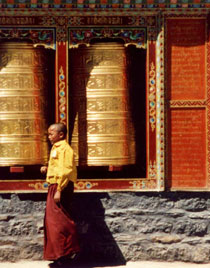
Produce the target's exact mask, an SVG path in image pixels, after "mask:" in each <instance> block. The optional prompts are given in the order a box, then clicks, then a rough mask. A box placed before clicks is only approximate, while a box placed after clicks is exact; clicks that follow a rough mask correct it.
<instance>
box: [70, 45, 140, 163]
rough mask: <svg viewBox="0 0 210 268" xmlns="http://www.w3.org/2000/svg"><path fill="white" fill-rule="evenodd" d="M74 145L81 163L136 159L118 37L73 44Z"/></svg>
mask: <svg viewBox="0 0 210 268" xmlns="http://www.w3.org/2000/svg"><path fill="white" fill-rule="evenodd" d="M69 62H70V63H69V64H70V66H69V72H70V128H71V127H72V126H74V127H73V130H72V139H71V145H72V147H73V149H74V150H75V152H76V154H77V161H78V164H79V165H80V166H85V165H87V166H122V165H131V164H134V163H135V137H134V128H133V123H132V118H131V107H130V101H129V89H128V79H127V57H126V51H125V47H124V46H123V45H122V44H120V43H116V42H108V43H95V44H92V45H90V46H89V47H83V48H78V49H72V51H70V59H69Z"/></svg>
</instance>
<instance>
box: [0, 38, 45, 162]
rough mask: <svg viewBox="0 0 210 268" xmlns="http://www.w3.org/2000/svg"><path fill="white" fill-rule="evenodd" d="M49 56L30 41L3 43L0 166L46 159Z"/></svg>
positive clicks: (0, 59)
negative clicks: (46, 96) (45, 105)
mask: <svg viewBox="0 0 210 268" xmlns="http://www.w3.org/2000/svg"><path fill="white" fill-rule="evenodd" d="M46 72H47V57H46V55H45V50H44V49H42V48H33V46H32V45H31V44H29V43H26V42H24V43H21V42H5V43H0V166H12V165H36V164H42V163H44V162H46V161H47V154H48V149H47V141H46V137H45V130H46V126H45V119H44V117H45V115H44V92H45V90H46V87H47V82H46V77H47V75H46Z"/></svg>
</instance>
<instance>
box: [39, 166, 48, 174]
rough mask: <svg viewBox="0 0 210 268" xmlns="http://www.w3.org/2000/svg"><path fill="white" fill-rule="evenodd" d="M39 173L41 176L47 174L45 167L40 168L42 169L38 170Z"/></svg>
mask: <svg viewBox="0 0 210 268" xmlns="http://www.w3.org/2000/svg"><path fill="white" fill-rule="evenodd" d="M40 172H41V173H42V174H46V173H47V166H42V167H41V168H40Z"/></svg>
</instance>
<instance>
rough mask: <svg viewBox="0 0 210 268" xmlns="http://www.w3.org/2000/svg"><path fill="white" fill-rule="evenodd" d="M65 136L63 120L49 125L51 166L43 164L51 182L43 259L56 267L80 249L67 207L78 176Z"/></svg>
mask: <svg viewBox="0 0 210 268" xmlns="http://www.w3.org/2000/svg"><path fill="white" fill-rule="evenodd" d="M66 135H67V128H66V126H65V125H64V124H63V123H55V124H53V125H51V126H50V127H49V129H48V138H49V140H50V142H51V144H52V145H53V146H52V149H51V152H50V159H49V162H48V166H42V167H41V172H42V173H47V176H46V181H47V183H48V184H49V188H48V195H47V202H46V210H45V218H44V259H45V260H50V261H54V264H56V265H57V266H59V265H61V266H62V265H63V263H64V262H65V263H66V261H67V260H70V259H73V258H74V257H75V256H76V255H78V253H79V251H80V248H79V243H78V238H77V233H76V226H75V223H74V221H73V220H72V219H71V217H70V215H69V213H68V212H67V208H66V204H69V202H70V200H71V197H72V194H73V190H74V183H75V182H76V179H77V170H76V166H75V163H74V152H73V150H72V148H71V146H70V145H69V144H68V143H67V141H66ZM57 266H56V267H57ZM50 267H53V266H50Z"/></svg>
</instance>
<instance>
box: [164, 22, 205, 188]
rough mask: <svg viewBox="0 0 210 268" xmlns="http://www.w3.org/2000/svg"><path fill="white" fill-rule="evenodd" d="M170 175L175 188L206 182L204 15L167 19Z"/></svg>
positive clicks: (191, 186) (189, 186) (201, 186)
mask: <svg viewBox="0 0 210 268" xmlns="http://www.w3.org/2000/svg"><path fill="white" fill-rule="evenodd" d="M166 38H167V46H166V49H167V88H168V92H167V97H168V99H169V100H170V105H169V110H168V115H169V116H168V119H169V120H168V153H169V154H168V179H169V183H168V185H169V187H171V188H172V189H195V190H196V189H204V188H206V187H208V185H207V166H208V163H207V134H206V133H207V124H208V122H207V118H208V116H207V115H208V107H207V103H208V101H207V99H206V98H207V94H206V92H207V85H206V70H207V68H206V49H207V46H206V43H207V40H206V20H205V18H183V17H182V18H180V17H176V18H170V19H168V20H167V30H166Z"/></svg>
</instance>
